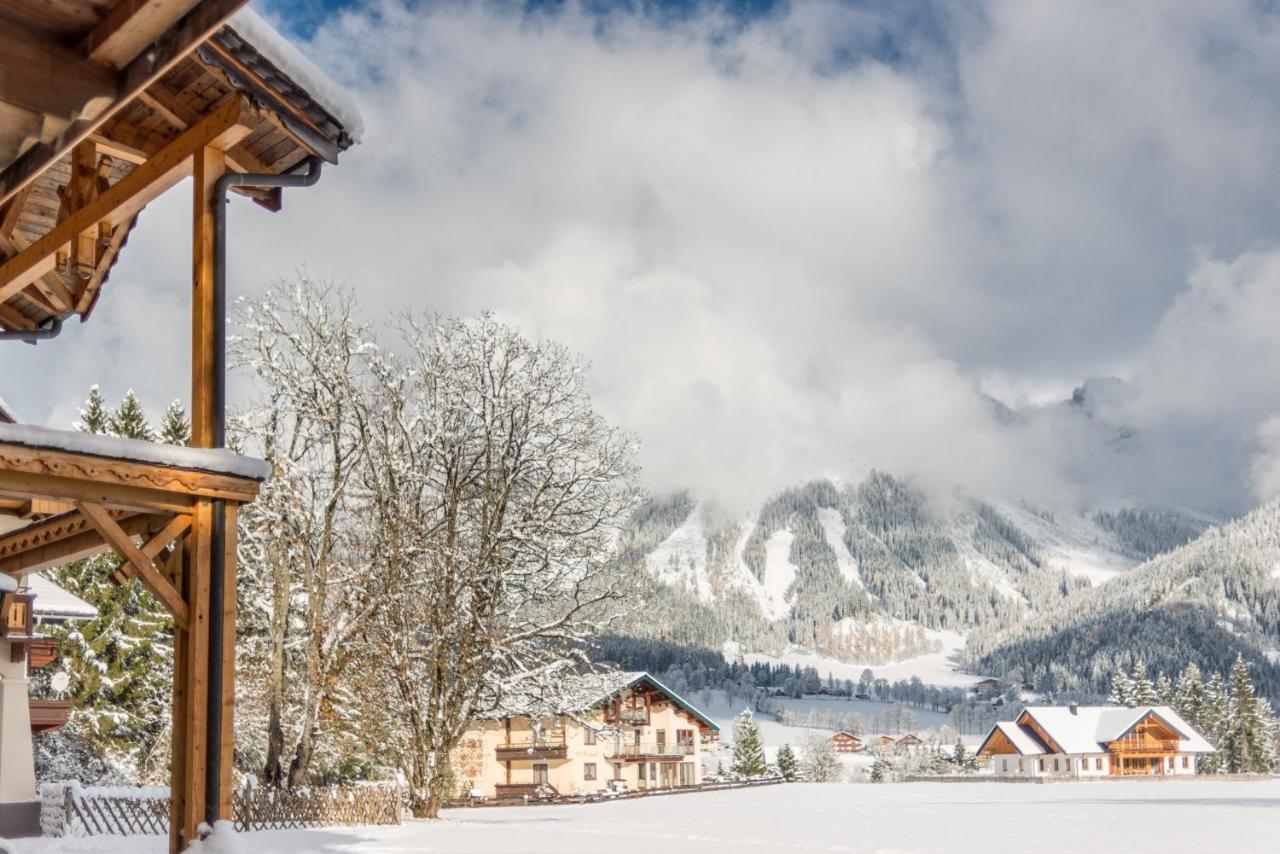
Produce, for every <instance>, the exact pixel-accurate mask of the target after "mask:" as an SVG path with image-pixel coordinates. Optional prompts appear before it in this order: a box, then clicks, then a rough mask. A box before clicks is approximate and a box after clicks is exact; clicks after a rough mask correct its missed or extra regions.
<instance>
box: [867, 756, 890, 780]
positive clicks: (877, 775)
mask: <svg viewBox="0 0 1280 854" xmlns="http://www.w3.org/2000/svg"><path fill="white" fill-rule="evenodd" d="M892 771H893V765H891V764H890V763H889V760H888V759H886V758H885V757H884V755H883V754H876V759H875V761H874V762H873V763H871V782H873V783H887V782H888V781H889V774H890V773H892Z"/></svg>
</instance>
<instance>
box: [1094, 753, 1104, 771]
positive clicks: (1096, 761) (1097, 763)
mask: <svg viewBox="0 0 1280 854" xmlns="http://www.w3.org/2000/svg"><path fill="white" fill-rule="evenodd" d="M1093 770H1094V771H1101V770H1102V757H1101V756H1098V757H1095V758H1094V760H1093Z"/></svg>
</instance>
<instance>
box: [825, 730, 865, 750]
mask: <svg viewBox="0 0 1280 854" xmlns="http://www.w3.org/2000/svg"><path fill="white" fill-rule="evenodd" d="M831 749H832V750H834V751H835V752H836V753H858V752H860V751H861V750H862V739H860V738H858V737H857V736H856V735H854V734H853V733H851V732H844V731H843V730H841V731H840V732H838V733H836V734H835V735H833V736H831Z"/></svg>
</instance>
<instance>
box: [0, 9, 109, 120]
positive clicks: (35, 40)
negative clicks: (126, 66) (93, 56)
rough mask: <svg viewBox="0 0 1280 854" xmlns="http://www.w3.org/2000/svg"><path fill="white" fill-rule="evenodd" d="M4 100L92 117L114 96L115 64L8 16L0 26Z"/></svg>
mask: <svg viewBox="0 0 1280 854" xmlns="http://www.w3.org/2000/svg"><path fill="white" fill-rule="evenodd" d="M0 57H2V58H3V59H0V71H3V73H0V101H3V102H4V103H6V104H9V105H11V106H13V107H18V108H21V109H24V110H28V111H30V112H32V113H43V114H45V115H49V116H56V117H58V118H61V119H63V120H64V121H68V122H74V121H76V120H81V119H83V120H90V121H91V120H94V119H96V118H98V117H99V116H100V115H101V114H102V112H103V110H104V109H105V108H106V107H107V105H109V104H110V103H111V101H112V99H113V98H114V97H115V96H116V92H117V88H118V85H119V78H118V77H117V74H116V72H115V71H113V70H112V69H110V68H108V67H106V66H104V65H101V64H99V63H96V62H90V61H89V60H88V59H87V58H86V57H85V56H84V55H83V54H81V53H78V52H76V51H74V50H72V49H70V48H67V47H64V46H62V45H60V44H58V43H56V42H53V41H50V40H49V39H45V38H42V37H41V36H39V35H37V34H35V33H32V32H29V31H27V30H24V29H23V28H22V27H21V26H20V25H18V24H15V23H12V22H8V21H6V22H5V24H4V26H2V27H0Z"/></svg>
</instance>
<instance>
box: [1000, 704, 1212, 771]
mask: <svg viewBox="0 0 1280 854" xmlns="http://www.w3.org/2000/svg"><path fill="white" fill-rule="evenodd" d="M1213 752H1214V747H1213V745H1212V744H1210V743H1209V742H1208V741H1207V740H1206V739H1205V737H1204V736H1202V735H1201V734H1200V733H1198V732H1196V730H1195V728H1194V727H1192V726H1191V725H1190V724H1188V723H1187V722H1186V721H1185V720H1183V719H1182V717H1181V716H1180V715H1179V714H1178V713H1177V712H1175V711H1174V710H1173V709H1171V708H1169V707H1168V706H1138V707H1136V708H1128V707H1125V706H1075V705H1071V706H1028V707H1027V708H1026V709H1025V710H1023V712H1022V714H1021V715H1019V716H1018V719H1017V720H1016V721H1001V722H999V723H997V724H996V725H995V726H994V727H992V728H991V732H990V733H988V734H987V737H986V738H985V739H984V740H983V742H982V746H981V747H979V748H978V755H979V756H980V757H982V758H983V759H985V761H986V767H987V769H988V770H989V771H990V772H991V773H993V774H995V775H996V776H998V777H1022V778H1035V777H1079V778H1089V777H1110V776H1134V775H1137V776H1169V775H1172V776H1178V775H1183V774H1194V773H1196V764H1197V760H1198V759H1199V757H1200V756H1202V755H1204V754H1206V753H1213Z"/></svg>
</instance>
